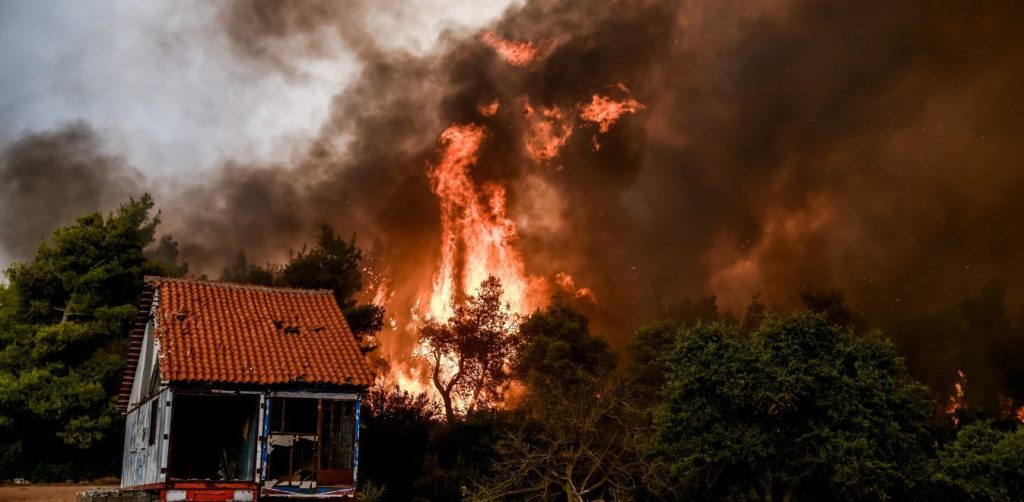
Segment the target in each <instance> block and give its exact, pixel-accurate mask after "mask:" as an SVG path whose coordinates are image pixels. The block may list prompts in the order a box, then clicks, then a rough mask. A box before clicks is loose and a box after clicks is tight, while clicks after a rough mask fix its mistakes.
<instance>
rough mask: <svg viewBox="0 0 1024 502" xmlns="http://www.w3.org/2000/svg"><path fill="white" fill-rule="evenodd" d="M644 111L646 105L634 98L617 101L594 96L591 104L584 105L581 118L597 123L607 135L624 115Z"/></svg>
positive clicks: (599, 128) (606, 97)
mask: <svg viewBox="0 0 1024 502" xmlns="http://www.w3.org/2000/svg"><path fill="white" fill-rule="evenodd" d="M643 109H644V105H642V104H640V103H639V102H638V101H637V100H635V99H632V98H627V99H624V100H622V101H616V100H614V99H612V98H610V97H608V96H601V95H599V94H594V95H593V97H592V98H591V100H590V103H588V104H585V105H583V107H582V109H581V110H580V118H582V119H583V120H587V121H590V122H594V123H596V124H597V125H598V130H599V131H601V132H602V133H606V132H608V130H609V129H611V127H612V126H613V125H615V122H617V121H618V120H619V118H621V117H622V116H623V115H625V114H627V113H636V112H638V111H640V110H643Z"/></svg>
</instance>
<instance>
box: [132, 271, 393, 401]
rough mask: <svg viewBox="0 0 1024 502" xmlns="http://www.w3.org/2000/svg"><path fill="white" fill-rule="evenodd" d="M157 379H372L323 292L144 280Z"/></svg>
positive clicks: (355, 382)
mask: <svg viewBox="0 0 1024 502" xmlns="http://www.w3.org/2000/svg"><path fill="white" fill-rule="evenodd" d="M146 280H147V282H148V283H149V284H151V285H153V286H154V289H155V291H156V296H155V298H154V300H155V301H157V302H158V304H157V308H156V312H155V322H156V336H157V340H159V347H160V349H159V358H160V371H161V376H162V377H163V378H164V379H166V380H169V381H172V382H211V383H232V384H263V385H268V384H286V383H307V384H312V383H321V384H336V385H344V384H349V385H355V386H367V385H370V384H371V383H372V382H373V375H372V373H371V372H370V368H369V367H368V366H367V364H366V360H365V359H364V358H363V354H362V352H361V351H360V350H359V344H358V342H357V341H356V338H355V337H354V336H353V335H352V331H351V329H349V326H348V323H347V322H346V321H345V317H344V315H343V314H342V313H341V308H340V307H338V304H337V302H335V300H334V296H333V295H332V294H331V292H330V291H328V290H303V289H287V288H269V287H261V286H249V285H241V284H231V283H222V282H207V281H196V280H182V279H165V278H158V277H150V278H147V279H146Z"/></svg>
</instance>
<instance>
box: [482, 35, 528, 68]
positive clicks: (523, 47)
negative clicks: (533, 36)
mask: <svg viewBox="0 0 1024 502" xmlns="http://www.w3.org/2000/svg"><path fill="white" fill-rule="evenodd" d="M483 41H484V43H486V44H487V45H489V46H491V48H493V49H494V50H495V51H497V53H498V54H500V55H501V57H503V58H505V61H508V64H510V65H512V66H526V65H528V64H530V61H533V58H534V57H536V56H537V48H536V47H534V46H533V43H532V42H515V41H512V40H505V39H503V38H499V37H498V36H496V35H495V34H494V33H491V32H489V31H488V32H486V33H484V36H483Z"/></svg>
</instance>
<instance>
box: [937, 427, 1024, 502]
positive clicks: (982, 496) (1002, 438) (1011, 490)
mask: <svg viewBox="0 0 1024 502" xmlns="http://www.w3.org/2000/svg"><path fill="white" fill-rule="evenodd" d="M936 463H937V465H938V472H937V473H936V475H935V478H936V480H937V481H938V482H939V483H940V484H942V485H945V486H948V487H951V488H953V489H954V490H957V491H959V492H961V493H962V494H963V495H965V496H966V497H965V498H970V499H972V500H997V501H1010V500H1019V498H1018V497H1020V495H1021V494H1024V427H1018V428H1017V429H1016V430H1013V431H1000V430H997V429H995V428H993V426H992V424H991V423H989V422H975V423H973V424H971V425H967V426H965V427H964V428H963V429H961V430H960V431H959V433H957V436H956V440H954V441H953V442H952V443H950V444H947V445H945V447H943V448H942V449H940V450H939V452H938V459H937V461H936Z"/></svg>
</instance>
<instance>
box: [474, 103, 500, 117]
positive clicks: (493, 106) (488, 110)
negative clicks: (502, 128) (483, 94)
mask: <svg viewBox="0 0 1024 502" xmlns="http://www.w3.org/2000/svg"><path fill="white" fill-rule="evenodd" d="M500 106H501V103H499V102H498V100H497V99H495V100H494V101H491V102H490V103H479V104H477V105H476V111H478V112H480V115H483V116H484V117H493V116H494V114H495V113H498V108H499V107H500Z"/></svg>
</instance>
